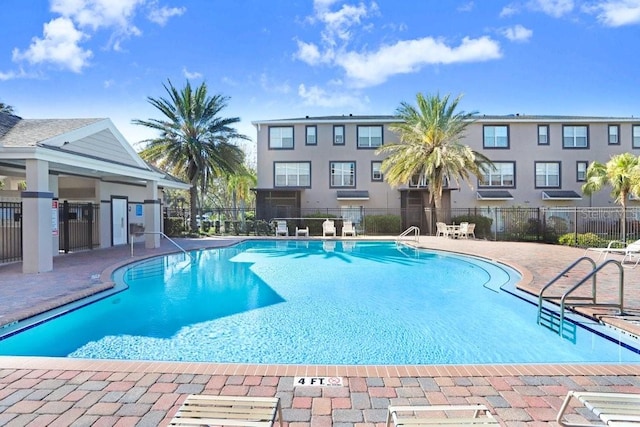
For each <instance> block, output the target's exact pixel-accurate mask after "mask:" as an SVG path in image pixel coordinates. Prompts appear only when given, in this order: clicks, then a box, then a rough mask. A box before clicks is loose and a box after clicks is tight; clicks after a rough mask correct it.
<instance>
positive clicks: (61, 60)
mask: <svg viewBox="0 0 640 427" xmlns="http://www.w3.org/2000/svg"><path fill="white" fill-rule="evenodd" d="M85 38H86V35H85V34H84V33H83V32H82V31H79V30H77V29H76V28H75V26H74V25H73V22H72V21H71V20H70V19H68V18H56V19H54V20H52V21H51V22H49V23H47V24H44V31H43V38H38V37H34V38H33V40H32V42H31V45H30V46H29V48H28V49H27V50H25V51H24V52H21V51H20V50H18V49H14V50H13V60H14V61H22V60H26V61H28V62H29V63H31V64H42V63H52V64H55V65H57V66H58V67H60V68H61V69H67V70H70V71H73V72H75V73H79V72H81V71H82V69H83V68H84V67H86V66H88V65H89V59H90V58H91V56H92V55H93V53H92V52H91V51H90V50H85V49H83V48H81V47H80V46H79V44H80V42H81V41H82V40H83V39H85Z"/></svg>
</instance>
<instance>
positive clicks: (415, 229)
mask: <svg viewBox="0 0 640 427" xmlns="http://www.w3.org/2000/svg"><path fill="white" fill-rule="evenodd" d="M411 233H413V240H415V241H416V242H417V241H418V240H419V239H420V227H417V226H415V225H412V226H411V227H409V228H407V229H406V230H404V231H403V232H402V233H400V235H399V236H398V237H397V238H396V243H400V242H401V241H402V238H403V237H407V236H408V235H409V234H411Z"/></svg>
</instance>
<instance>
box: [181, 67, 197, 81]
mask: <svg viewBox="0 0 640 427" xmlns="http://www.w3.org/2000/svg"><path fill="white" fill-rule="evenodd" d="M182 74H183V75H184V76H185V77H186V78H187V79H199V78H201V77H202V73H199V72H197V71H189V70H187V67H182Z"/></svg>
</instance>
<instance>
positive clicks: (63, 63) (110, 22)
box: [3, 0, 185, 77]
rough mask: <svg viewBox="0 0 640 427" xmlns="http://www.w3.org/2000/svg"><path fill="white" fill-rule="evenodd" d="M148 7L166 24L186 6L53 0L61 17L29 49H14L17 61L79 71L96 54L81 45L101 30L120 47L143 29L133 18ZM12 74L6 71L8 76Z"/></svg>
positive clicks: (142, 0) (149, 0)
mask: <svg viewBox="0 0 640 427" xmlns="http://www.w3.org/2000/svg"><path fill="white" fill-rule="evenodd" d="M143 7H147V8H148V9H149V10H150V12H149V15H148V18H149V20H151V21H152V22H155V23H158V24H160V25H164V24H165V23H166V22H167V20H168V19H169V18H170V17H172V16H178V15H181V14H182V13H184V11H185V9H184V8H167V7H160V6H159V5H158V0H50V9H51V12H53V13H55V14H58V15H59V16H58V17H56V18H54V19H52V20H51V21H49V22H48V23H46V24H44V31H43V35H42V37H34V38H33V39H32V43H31V45H30V46H29V48H28V49H26V50H25V51H21V50H20V49H18V48H15V49H14V50H13V60H14V61H16V62H17V61H24V60H26V61H28V62H29V63H31V64H44V63H51V64H55V65H57V66H59V67H60V68H61V69H66V70H71V71H74V72H80V71H81V70H82V69H83V68H84V67H86V66H87V65H88V61H89V58H91V57H92V56H93V53H92V52H91V50H89V49H87V48H84V47H82V43H86V42H87V41H88V40H90V39H91V37H92V36H93V35H94V34H95V33H96V32H98V31H101V30H108V31H110V32H111V34H110V36H109V42H108V45H107V47H108V48H110V49H113V50H116V51H117V50H121V46H122V42H123V41H124V40H126V39H128V38H130V37H132V36H141V35H142V31H141V30H140V29H139V28H138V27H137V26H136V25H135V23H134V20H135V17H136V15H137V13H138V11H139V10H140V9H141V8H143ZM9 75H10V74H8V73H4V74H3V76H4V77H7V76H9Z"/></svg>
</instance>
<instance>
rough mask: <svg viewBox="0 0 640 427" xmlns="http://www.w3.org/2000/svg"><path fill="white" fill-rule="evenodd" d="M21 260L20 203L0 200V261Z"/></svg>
mask: <svg viewBox="0 0 640 427" xmlns="http://www.w3.org/2000/svg"><path fill="white" fill-rule="evenodd" d="M21 260H22V203H21V202H0V263H5V262H12V261H21Z"/></svg>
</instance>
